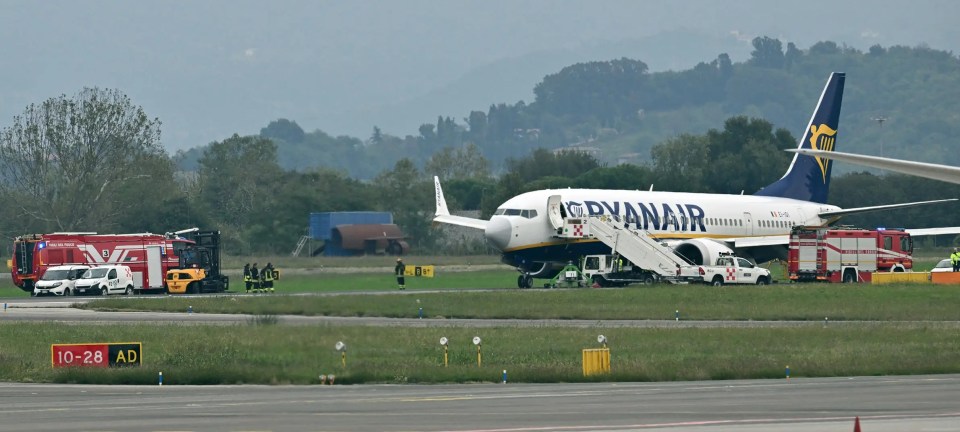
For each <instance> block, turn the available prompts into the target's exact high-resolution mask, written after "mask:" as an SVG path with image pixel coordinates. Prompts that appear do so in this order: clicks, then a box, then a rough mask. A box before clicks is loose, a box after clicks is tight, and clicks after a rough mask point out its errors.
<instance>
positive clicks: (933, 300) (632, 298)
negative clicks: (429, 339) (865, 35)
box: [81, 284, 960, 321]
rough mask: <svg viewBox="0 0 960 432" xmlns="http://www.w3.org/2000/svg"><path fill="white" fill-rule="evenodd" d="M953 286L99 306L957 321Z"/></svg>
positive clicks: (128, 301)
mask: <svg viewBox="0 0 960 432" xmlns="http://www.w3.org/2000/svg"><path fill="white" fill-rule="evenodd" d="M957 305H960V290H958V289H957V288H956V287H953V286H944V285H909V284H904V285H855V284H846V285H840V284H793V285H772V286H764V287H757V286H724V287H720V288H717V287H711V286H703V285H680V286H676V285H658V286H647V287H629V288H622V289H613V288H603V289H593V288H583V289H567V290H516V289H513V290H492V291H456V292H449V293H447V292H439V293H426V292H411V290H408V291H405V292H403V293H400V292H397V293H391V295H376V294H356V295H334V296H288V295H279V294H262V295H251V296H235V297H232V298H231V297H214V296H207V297H192V298H183V297H163V298H116V299H106V300H97V301H93V302H90V303H87V304H85V305H83V306H81V307H84V308H89V309H99V310H135V311H167V312H183V311H186V310H187V307H188V306H192V307H193V310H194V312H197V313H242V314H251V315H265V314H266V315H269V314H281V315H316V316H322V315H326V316H381V317H394V318H415V317H417V316H418V314H419V312H420V311H419V308H421V307H422V308H423V316H424V317H425V318H478V319H479V318H483V319H495V318H519V319H596V320H610V319H640V320H644V319H657V320H659V319H674V318H675V314H676V313H677V311H679V315H680V318H681V319H683V320H801V321H822V320H824V318H828V319H829V320H831V321H842V320H856V321H861V320H862V321H958V320H960V308H958V307H957Z"/></svg>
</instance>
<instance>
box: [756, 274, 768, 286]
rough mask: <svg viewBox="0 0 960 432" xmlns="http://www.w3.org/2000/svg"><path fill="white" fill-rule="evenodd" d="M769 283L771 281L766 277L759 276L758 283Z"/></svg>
mask: <svg viewBox="0 0 960 432" xmlns="http://www.w3.org/2000/svg"><path fill="white" fill-rule="evenodd" d="M768 283H770V281H768V280H767V278H766V277H763V276H760V277H758V278H757V285H761V286H762V285H766V284H768Z"/></svg>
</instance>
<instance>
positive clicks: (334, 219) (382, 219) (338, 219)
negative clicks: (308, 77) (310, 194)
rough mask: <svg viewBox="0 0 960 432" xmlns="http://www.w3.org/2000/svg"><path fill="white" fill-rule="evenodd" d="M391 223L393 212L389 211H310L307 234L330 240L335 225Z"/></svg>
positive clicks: (317, 238) (315, 237) (314, 237)
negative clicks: (308, 231)
mask: <svg viewBox="0 0 960 432" xmlns="http://www.w3.org/2000/svg"><path fill="white" fill-rule="evenodd" d="M392 223H393V214H391V213H390V212H373V211H355V212H324V213H310V233H309V234H308V235H309V236H310V237H311V238H313V239H316V240H330V238H331V233H332V231H333V229H334V228H336V226H337V225H367V224H392Z"/></svg>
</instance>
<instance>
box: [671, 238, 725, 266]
mask: <svg viewBox="0 0 960 432" xmlns="http://www.w3.org/2000/svg"><path fill="white" fill-rule="evenodd" d="M668 244H669V243H668ZM670 246H671V247H673V251H674V252H675V253H676V254H677V255H680V256H682V257H684V258H686V259H688V260H689V261H691V262H693V264H696V265H713V264H714V263H715V262H717V258H719V257H720V253H733V250H732V249H730V248H729V247H727V245H725V244H723V243H719V242H717V241H714V240H708V239H693V240H685V241H683V242H680V243H675V244H670Z"/></svg>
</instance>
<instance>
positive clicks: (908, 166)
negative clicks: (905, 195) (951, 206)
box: [787, 149, 960, 184]
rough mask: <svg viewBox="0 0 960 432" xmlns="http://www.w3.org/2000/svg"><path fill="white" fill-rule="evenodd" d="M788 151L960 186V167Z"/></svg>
mask: <svg viewBox="0 0 960 432" xmlns="http://www.w3.org/2000/svg"><path fill="white" fill-rule="evenodd" d="M787 151H791V152H794V153H800V154H803V155H808V156H815V157H819V158H823V159H833V160H836V161H841V162H850V163H854V164H858V165H866V166H869V167H874V168H881V169H885V170H888V171H894V172H899V173H903V174H908V175H913V176H917V177H924V178H928V179H934V180H940V181H945V182H947V183H956V184H960V167H955V166H949V165H940V164H932V163H925V162H912V161H905V160H899V159H890V158H883V157H877V156H867V155H859V154H853V153H840V152H825V151H821V150H811V149H790V150H787Z"/></svg>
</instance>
